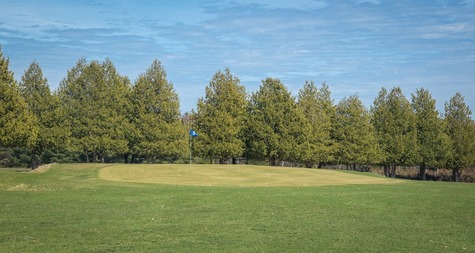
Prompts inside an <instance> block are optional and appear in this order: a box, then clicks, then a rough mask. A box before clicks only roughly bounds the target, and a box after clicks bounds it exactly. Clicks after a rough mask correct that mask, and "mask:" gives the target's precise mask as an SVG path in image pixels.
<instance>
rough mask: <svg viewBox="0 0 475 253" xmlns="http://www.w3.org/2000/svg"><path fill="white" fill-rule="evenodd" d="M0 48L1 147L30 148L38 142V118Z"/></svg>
mask: <svg viewBox="0 0 475 253" xmlns="http://www.w3.org/2000/svg"><path fill="white" fill-rule="evenodd" d="M8 65H9V60H8V59H7V58H5V57H4V56H3V53H2V51H1V48H0V147H21V148H26V149H30V148H31V147H32V146H34V144H35V143H36V139H37V136H38V128H37V126H36V124H37V119H36V117H35V115H34V114H32V113H31V112H30V111H29V110H28V106H27V104H26V102H25V100H24V99H23V98H22V97H21V95H20V90H19V87H18V85H17V83H16V81H15V79H14V77H13V72H12V71H10V70H9V68H8Z"/></svg>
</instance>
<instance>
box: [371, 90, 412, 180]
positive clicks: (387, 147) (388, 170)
mask: <svg viewBox="0 0 475 253" xmlns="http://www.w3.org/2000/svg"><path fill="white" fill-rule="evenodd" d="M371 112H372V124H373V126H374V128H375V130H376V135H377V139H378V143H379V145H380V147H381V149H382V151H383V157H384V159H383V164H384V166H385V175H386V176H391V177H395V176H396V166H400V165H413V164H415V163H416V162H417V161H416V159H417V152H418V151H417V148H418V147H417V131H416V117H415V114H414V112H413V111H412V107H411V104H410V103H409V101H408V100H407V99H406V98H405V97H404V95H403V94H402V91H401V89H400V88H399V87H396V88H393V89H392V90H391V91H390V92H389V94H388V93H387V91H386V89H384V88H382V89H381V91H380V92H379V95H378V97H377V98H376V99H375V100H374V103H373V106H372V108H371Z"/></svg>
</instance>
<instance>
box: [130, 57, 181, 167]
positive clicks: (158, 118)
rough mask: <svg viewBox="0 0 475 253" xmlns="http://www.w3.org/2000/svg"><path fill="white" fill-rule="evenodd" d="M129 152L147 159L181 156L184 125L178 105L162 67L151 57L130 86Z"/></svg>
mask: <svg viewBox="0 0 475 253" xmlns="http://www.w3.org/2000/svg"><path fill="white" fill-rule="evenodd" d="M132 108H133V114H132V115H131V116H132V123H133V125H134V128H135V130H134V134H133V135H134V137H133V138H132V140H131V143H132V144H133V145H132V153H133V154H134V156H141V157H144V158H148V159H157V158H178V157H184V156H185V154H186V150H187V139H186V137H187V134H186V128H185V126H184V125H183V123H182V121H181V118H180V104H179V100H178V95H177V93H176V92H175V90H174V88H173V85H172V84H171V83H170V82H169V81H167V79H166V73H165V70H164V68H163V66H162V64H161V63H160V61H158V60H154V61H153V62H152V64H151V66H150V67H149V68H148V69H147V70H146V72H145V73H144V74H141V75H140V76H139V78H138V79H137V81H136V83H135V85H134V87H133V89H132Z"/></svg>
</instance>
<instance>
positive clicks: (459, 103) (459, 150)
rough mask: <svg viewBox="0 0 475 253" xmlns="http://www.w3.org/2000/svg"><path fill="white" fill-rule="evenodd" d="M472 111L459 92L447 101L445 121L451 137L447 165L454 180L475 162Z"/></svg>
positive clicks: (457, 179)
mask: <svg viewBox="0 0 475 253" xmlns="http://www.w3.org/2000/svg"><path fill="white" fill-rule="evenodd" d="M471 115H472V112H471V111H470V108H469V107H468V106H467V105H466V104H465V100H464V97H463V96H462V94H460V93H459V92H457V93H456V94H455V95H454V96H453V97H452V98H451V99H450V101H449V102H448V103H447V102H446V103H445V122H446V126H447V128H446V129H447V134H448V135H449V137H450V140H451V145H450V148H449V150H450V157H449V159H448V163H447V166H448V168H450V169H452V175H453V180H454V181H456V182H457V181H459V179H460V173H461V170H462V169H465V168H468V167H470V166H473V165H474V164H475V124H474V122H473V120H472V119H471Z"/></svg>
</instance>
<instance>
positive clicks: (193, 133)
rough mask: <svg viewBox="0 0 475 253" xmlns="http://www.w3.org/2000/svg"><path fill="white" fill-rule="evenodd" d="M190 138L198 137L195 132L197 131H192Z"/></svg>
mask: <svg viewBox="0 0 475 253" xmlns="http://www.w3.org/2000/svg"><path fill="white" fill-rule="evenodd" d="M190 136H191V137H198V134H197V133H196V132H195V130H193V129H190Z"/></svg>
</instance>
